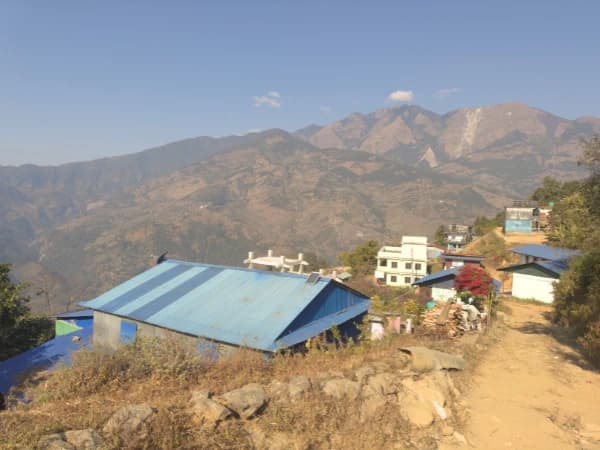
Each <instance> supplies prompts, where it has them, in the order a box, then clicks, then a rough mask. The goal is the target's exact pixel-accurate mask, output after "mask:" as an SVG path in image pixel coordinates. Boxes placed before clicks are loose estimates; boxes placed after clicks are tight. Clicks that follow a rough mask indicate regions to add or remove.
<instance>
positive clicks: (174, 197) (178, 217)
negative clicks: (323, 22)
mask: <svg viewBox="0 0 600 450" xmlns="http://www.w3.org/2000/svg"><path fill="white" fill-rule="evenodd" d="M599 132H600V119H596V118H580V119H577V120H567V119H563V118H560V117H557V116H555V115H552V114H550V113H547V112H544V111H541V110H539V109H535V108H531V107H529V106H527V105H524V104H520V103H505V104H499V105H493V106H486V107H478V108H464V109H460V110H456V111H453V112H450V113H448V114H445V115H439V114H436V113H434V112H431V111H428V110H426V109H423V108H420V107H418V106H413V105H409V106H403V107H400V108H394V109H382V110H378V111H375V112H373V113H370V114H358V113H355V114H351V115H350V116H348V117H347V118H345V119H343V120H340V121H337V122H333V123H330V124H327V125H324V126H319V125H311V126H308V127H306V128H303V129H301V130H298V131H296V132H294V133H289V132H285V131H283V130H278V129H273V130H268V131H265V132H261V133H250V134H247V135H245V136H231V137H225V138H210V137H199V138H194V139H187V140H184V141H180V142H175V143H172V144H167V145H163V146H160V147H156V148H152V149H149V150H145V151H142V152H139V153H135V154H130V155H124V156H119V157H113V158H105V159H100V160H95V161H88V162H79V163H70V164H64V165H60V166H51V167H50V166H48V167H39V166H34V165H24V166H19V167H9V166H3V167H0V261H2V262H10V263H12V264H13V266H14V269H15V270H14V273H15V274H16V276H17V277H18V278H19V279H23V280H27V281H29V282H30V283H31V284H32V286H33V287H34V288H35V289H32V290H31V292H32V295H33V297H34V301H33V304H34V306H35V307H36V308H37V309H39V310H44V308H46V309H53V310H60V309H65V308H67V307H72V305H73V303H75V302H77V301H79V300H84V299H87V298H90V297H93V296H95V295H98V294H99V293H101V292H102V291H103V290H105V289H107V288H109V287H111V286H113V285H115V284H116V283H118V282H121V281H123V280H125V279H127V278H128V277H130V276H132V275H134V274H135V273H137V272H139V271H140V270H143V269H144V268H145V267H147V266H148V265H149V264H150V263H151V260H152V258H153V256H152V255H157V254H159V253H161V252H163V251H166V250H168V251H169V255H170V256H172V257H176V258H180V259H191V260H197V261H204V262H210V263H222V264H236V265H239V264H241V262H242V260H243V259H244V257H245V256H246V254H247V252H248V251H249V250H254V251H255V252H263V251H265V250H266V249H267V248H273V249H274V251H275V252H276V253H280V254H283V253H287V254H294V253H296V252H298V251H304V252H305V253H306V252H310V253H313V254H317V255H319V256H321V257H325V258H328V259H329V260H330V261H334V259H335V256H336V255H337V254H339V253H340V252H341V251H343V250H346V249H347V248H349V247H350V246H352V245H355V244H357V243H359V242H361V241H363V240H365V239H378V240H381V241H386V242H392V241H394V240H397V239H399V237H400V236H401V235H402V234H405V233H413V234H430V233H432V232H433V230H434V229H435V228H436V227H437V226H438V225H439V224H440V223H455V222H468V221H470V220H472V219H473V218H474V217H476V216H477V215H482V214H488V215H489V214H495V213H496V212H497V211H498V209H500V208H502V207H503V206H504V205H505V204H507V202H509V201H510V200H511V199H514V198H522V197H524V196H527V195H528V193H529V192H530V191H531V190H532V188H533V187H534V186H536V184H538V183H539V182H540V180H541V179H542V178H543V177H544V176H547V175H551V176H554V177H557V178H563V179H568V178H576V177H579V176H581V172H580V169H579V168H578V167H577V163H576V161H577V157H578V156H579V153H580V149H581V145H580V140H581V138H585V137H589V136H591V135H592V134H594V133H599Z"/></svg>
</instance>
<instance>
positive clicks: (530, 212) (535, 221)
mask: <svg viewBox="0 0 600 450" xmlns="http://www.w3.org/2000/svg"><path fill="white" fill-rule="evenodd" d="M551 212H552V207H551V206H548V207H545V208H544V207H539V206H538V204H537V202H530V201H522V200H515V201H513V204H512V206H508V207H506V208H505V219H504V233H505V234H510V233H533V232H536V231H542V230H544V229H545V228H546V226H547V225H548V220H549V216H550V213H551Z"/></svg>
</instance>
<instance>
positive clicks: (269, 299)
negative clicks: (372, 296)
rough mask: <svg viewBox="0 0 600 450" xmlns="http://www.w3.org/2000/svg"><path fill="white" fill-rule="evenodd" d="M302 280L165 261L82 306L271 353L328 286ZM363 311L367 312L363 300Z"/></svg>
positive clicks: (324, 280)
mask: <svg viewBox="0 0 600 450" xmlns="http://www.w3.org/2000/svg"><path fill="white" fill-rule="evenodd" d="M306 280H307V278H306V276H302V275H297V274H290V273H278V272H262V271H256V270H250V269H243V268H237V267H224V266H214V265H208V264H198V263H190V262H185V261H176V260H168V261H166V262H164V263H162V264H159V265H157V266H154V267H153V268H151V269H149V270H147V271H145V272H143V273H141V274H140V275H138V276H136V277H134V278H132V279H131V280H129V281H126V282H125V283H123V284H121V285H119V286H117V287H115V288H114V289H111V290H110V291H108V292H106V293H105V294H102V295H101V296H99V297H97V298H96V299H94V300H90V301H87V302H83V303H81V305H82V306H85V307H87V308H92V309H94V310H99V311H103V312H106V313H110V314H115V315H118V316H123V317H127V318H132V319H135V320H138V321H141V322H147V323H150V324H153V325H157V326H160V327H164V328H168V329H171V330H175V331H179V332H182V333H187V334H191V335H194V336H203V337H206V338H209V339H213V340H217V341H221V342H226V343H231V344H235V345H244V346H248V347H251V348H257V349H261V350H266V351H270V350H272V349H273V347H274V346H276V344H275V342H276V340H277V339H278V338H279V336H280V335H281V334H282V333H283V331H285V330H286V327H287V326H288V325H289V324H290V323H291V322H292V321H293V320H294V319H295V318H296V317H297V316H298V315H299V314H300V313H301V312H302V311H303V310H304V309H305V308H306V307H307V306H308V305H309V304H310V303H311V301H312V300H314V299H315V298H316V297H317V296H318V294H319V293H320V292H321V291H323V289H324V288H325V287H326V286H328V285H329V284H330V283H334V284H335V285H336V286H338V287H339V288H340V289H346V290H349V289H348V288H347V287H346V286H344V285H342V284H339V283H336V282H334V281H333V280H331V279H330V278H320V279H319V280H318V281H317V282H316V283H314V284H313V283H307V282H306ZM362 298H363V299H364V306H363V307H364V309H365V310H366V308H367V304H366V303H367V301H368V299H367V298H366V297H364V296H363V297H362Z"/></svg>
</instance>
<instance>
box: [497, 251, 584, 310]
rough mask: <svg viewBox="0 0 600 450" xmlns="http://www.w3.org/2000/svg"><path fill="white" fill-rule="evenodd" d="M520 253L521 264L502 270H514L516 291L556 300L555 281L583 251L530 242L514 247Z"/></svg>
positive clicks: (521, 295)
mask: <svg viewBox="0 0 600 450" xmlns="http://www.w3.org/2000/svg"><path fill="white" fill-rule="evenodd" d="M512 252H513V253H515V254H517V255H519V257H520V262H519V264H513V265H510V266H507V267H503V268H500V269H498V270H501V271H504V272H509V273H512V291H511V293H512V295H513V297H517V298H523V299H533V300H537V301H540V302H544V303H552V302H553V301H554V286H553V283H555V282H556V281H558V280H559V278H560V275H561V273H563V272H564V271H565V270H567V267H568V263H569V259H570V258H572V257H574V256H577V255H578V254H579V252H577V251H576V250H570V249H566V248H557V247H550V246H547V245H541V244H530V245H523V246H521V247H517V248H515V249H513V250H512Z"/></svg>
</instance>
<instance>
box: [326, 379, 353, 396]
mask: <svg viewBox="0 0 600 450" xmlns="http://www.w3.org/2000/svg"><path fill="white" fill-rule="evenodd" d="M323 394H325V395H327V396H329V397H333V398H336V399H338V400H341V399H344V398H346V399H350V400H354V399H355V398H357V397H358V395H359V394H360V384H359V383H357V382H356V381H351V380H348V379H346V378H333V379H331V380H327V381H325V382H324V383H323Z"/></svg>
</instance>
